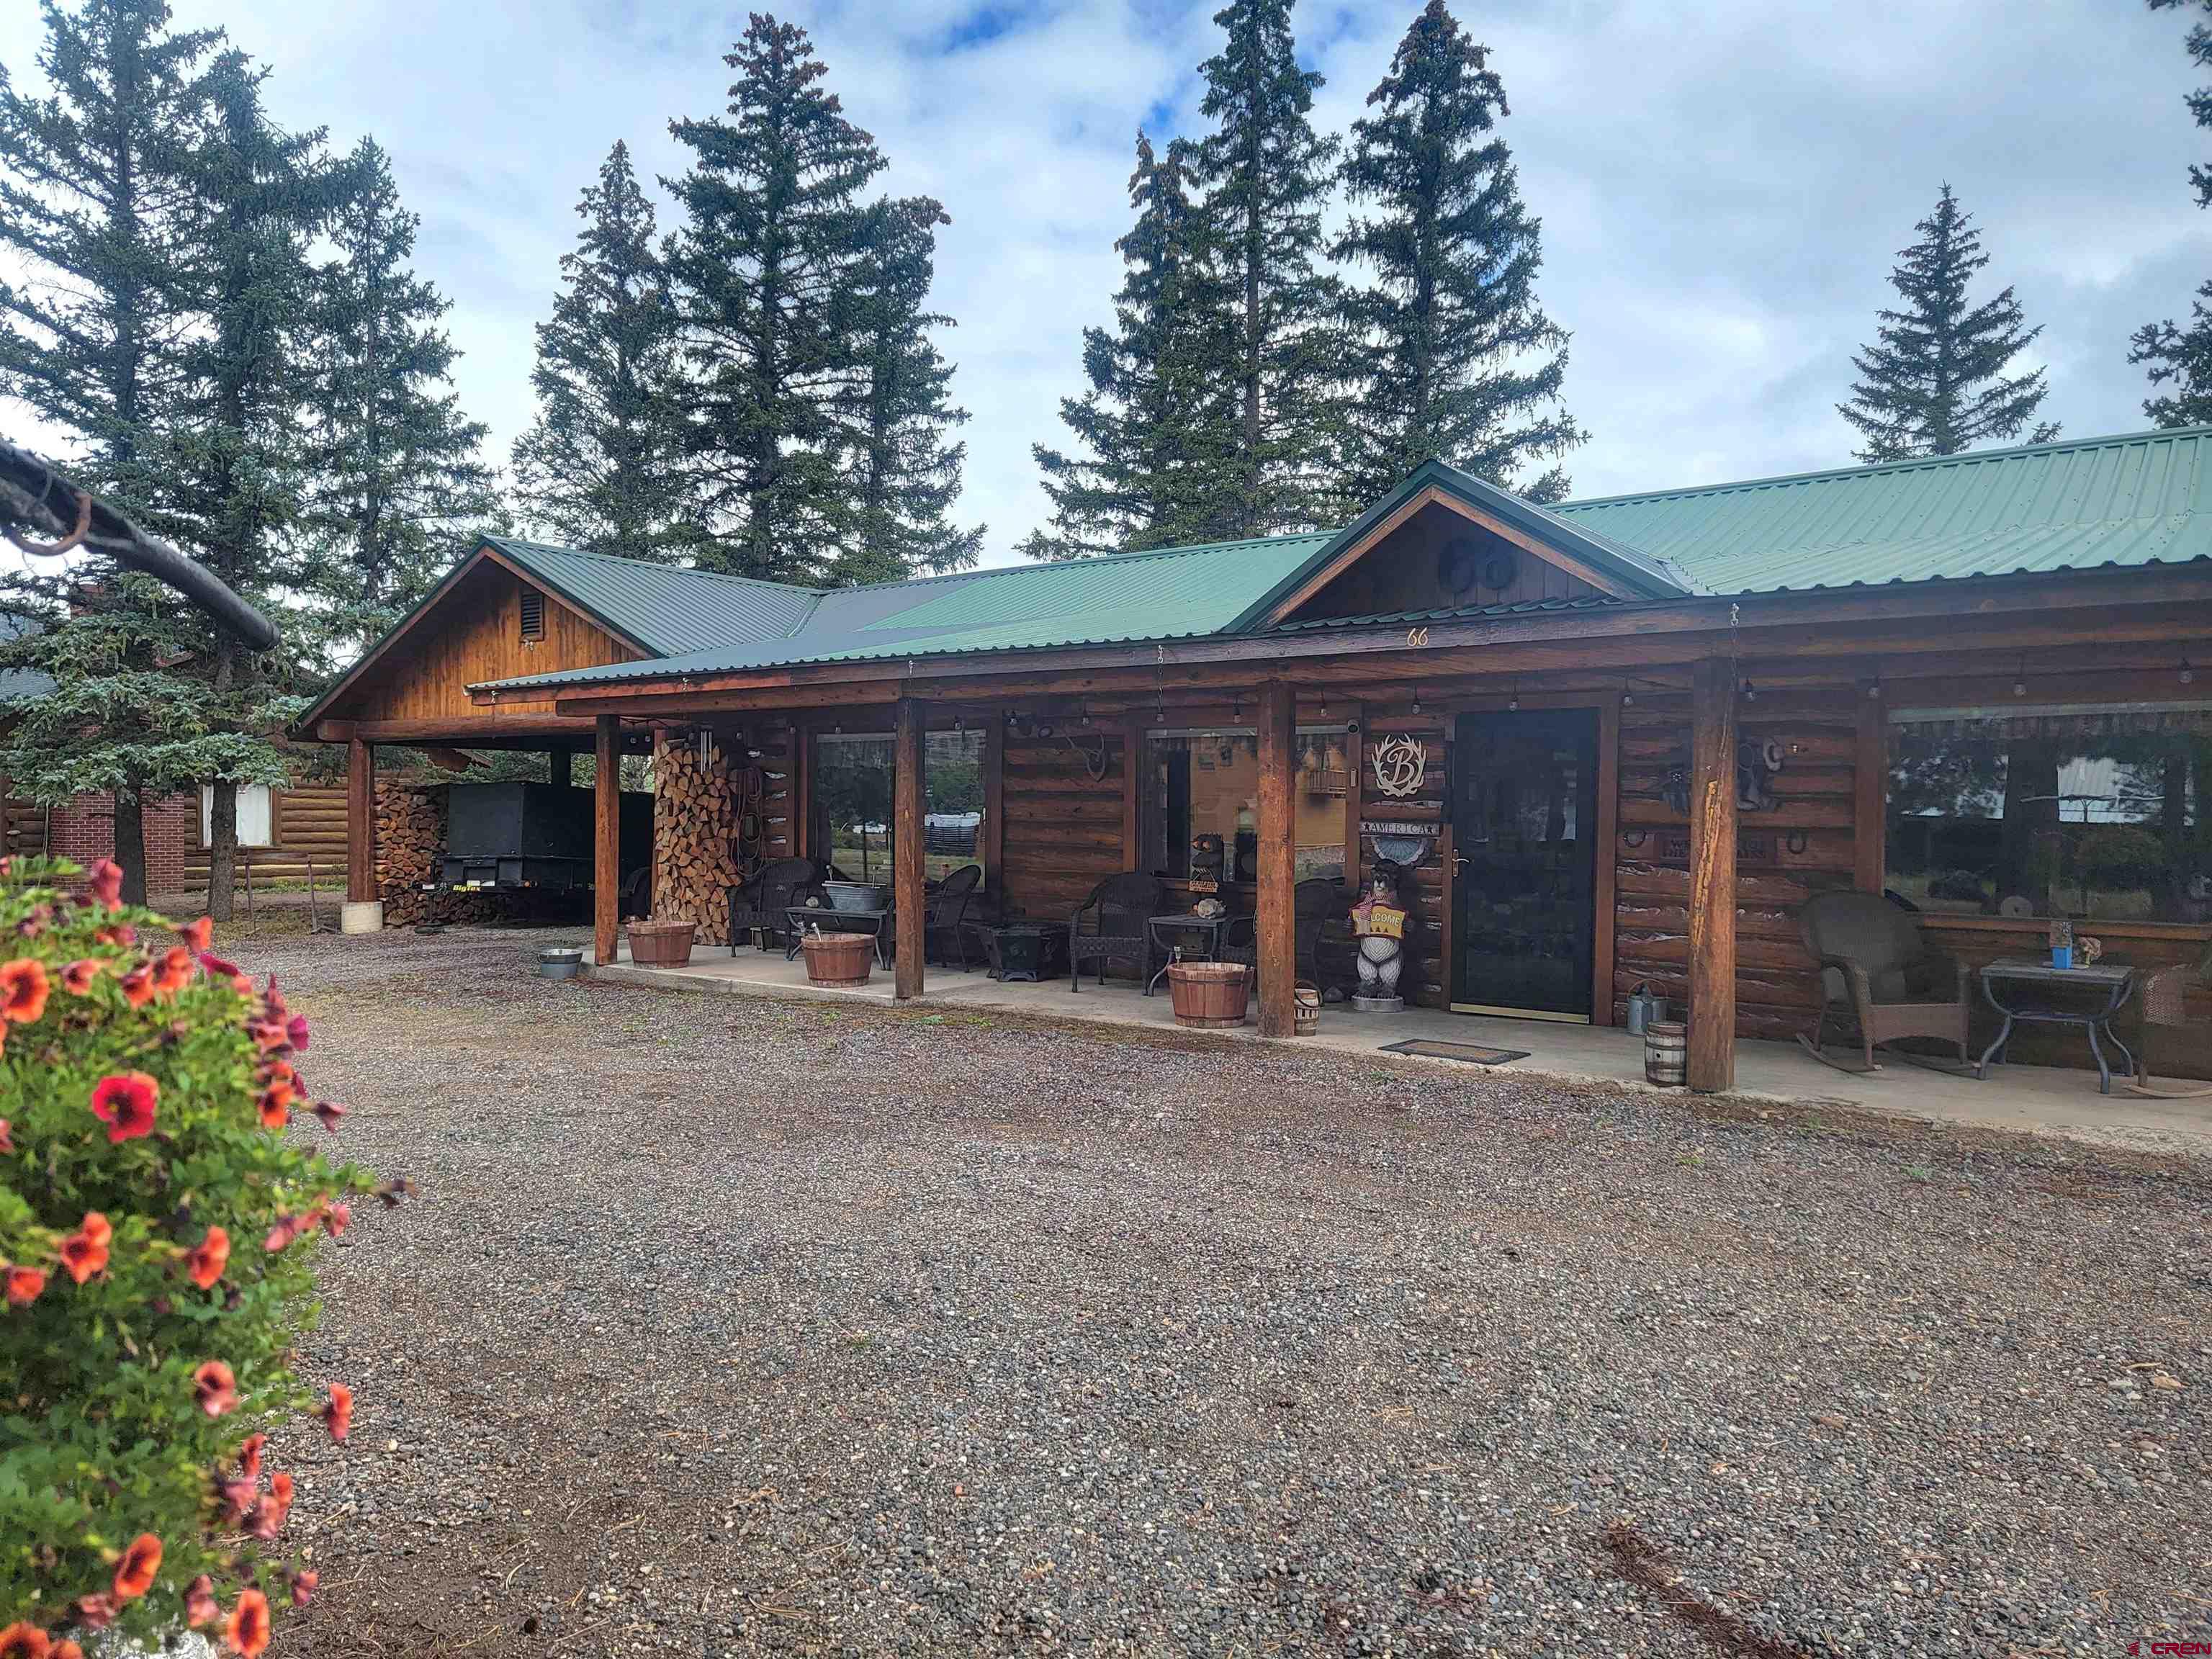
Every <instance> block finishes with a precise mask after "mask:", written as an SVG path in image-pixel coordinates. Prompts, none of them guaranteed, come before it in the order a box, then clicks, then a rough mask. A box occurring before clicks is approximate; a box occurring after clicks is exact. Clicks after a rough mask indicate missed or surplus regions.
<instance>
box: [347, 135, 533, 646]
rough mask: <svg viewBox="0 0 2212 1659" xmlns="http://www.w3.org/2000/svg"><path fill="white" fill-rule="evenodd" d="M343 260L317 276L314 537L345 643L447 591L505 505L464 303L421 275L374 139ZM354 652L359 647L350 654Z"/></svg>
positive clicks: (353, 178)
mask: <svg viewBox="0 0 2212 1659" xmlns="http://www.w3.org/2000/svg"><path fill="white" fill-rule="evenodd" d="M337 177H338V179H339V181H340V184H341V186H342V189H343V195H342V196H341V197H340V198H339V201H338V205H337V215H336V217H335V219H334V220H333V221H332V222H331V228H330V240H331V244H332V245H333V247H334V257H333V258H331V259H330V260H329V261H328V262H327V263H325V264H324V265H323V266H322V267H321V268H320V270H319V271H318V272H317V273H316V279H315V283H314V289H313V299H314V304H315V309H314V313H313V319H312V320H313V331H314V333H313V339H314V344H315V347H316V352H315V360H314V364H313V378H312V380H311V381H310V383H309V395H310V398H311V405H310V407H311V414H310V425H309V430H310V434H311V444H310V448H309V450H308V453H307V457H306V459H307V465H309V467H310V469H311V472H312V477H313V488H312V512H311V515H310V516H311V520H312V531H313V534H314V535H316V536H317V537H319V538H321V539H322V541H323V543H324V548H323V551H324V552H325V555H326V557H325V562H324V570H323V574H324V578H325V587H324V598H325V600H326V601H327V604H326V606H325V611H324V613H323V614H322V616H321V617H319V618H318V621H319V624H320V627H321V629H322V630H323V631H324V632H325V634H326V635H328V637H329V638H330V639H331V641H332V642H333V643H334V644H337V645H339V646H342V647H350V648H355V649H357V648H359V647H362V646H365V645H366V644H368V642H369V641H373V640H374V639H376V638H377V637H379V636H380V635H382V634H383V633H384V632H385V631H386V629H388V628H390V627H391V625H392V623H395V622H396V621H398V618H399V617H401V616H402V615H404V613H405V612H406V611H408V610H410V608H412V606H413V605H414V604H415V603H416V600H418V599H421V598H422V596H423V595H424V594H425V593H427V592H429V590H430V589H431V587H432V586H435V583H436V581H437V579H438V577H439V575H440V574H441V572H442V571H443V569H444V568H445V567H446V566H447V565H448V564H450V563H451V562H452V561H453V556H454V555H455V553H456V552H457V551H459V550H460V544H461V543H462V542H463V541H465V539H466V538H467V535H468V532H469V531H470V530H471V528H473V527H474V524H475V522H476V521H477V520H482V519H483V518H484V517H485V516H486V515H487V514H489V513H491V512H492V511H493V510H494V507H495V502H494V500H493V495H492V488H491V473H490V471H489V469H488V468H486V467H485V466H484V465H483V462H482V461H481V460H480V459H478V458H477V447H478V446H479V445H480V444H481V443H482V442H483V435H484V428H483V424H482V423H481V422H475V421H471V420H468V419H465V417H464V416H462V414H461V411H460V399H459V395H458V394H457V393H455V392H454V391H453V363H454V361H455V359H456V358H457V357H459V355H460V354H459V352H457V351H456V350H455V349H453V342H452V340H451V339H450V338H449V337H447V334H446V331H445V330H444V329H443V328H442V327H441V326H440V324H441V320H442V319H444V317H445V315H446V313H447V311H449V310H451V309H452V302H451V301H448V300H447V299H446V297H445V296H444V295H441V294H440V293H439V292H438V290H437V289H435V288H434V287H432V286H431V285H430V284H429V283H426V282H424V281H422V279H421V278H420V277H418V276H416V275H415V273H414V271H413V270H411V269H410V264H409V262H410V260H411V259H412V258H414V253H415V233H416V228H417V227H418V226H419V225H420V223H421V221H420V220H419V219H418V218H417V217H416V216H415V215H414V214H411V213H410V212H408V211H407V210H405V209H404V207H402V206H401V205H400V202H399V187H398V183H397V182H396V181H395V180H394V179H393V178H392V162H391V158H390V157H389V156H388V155H386V154H385V152H384V149H382V147H381V146H380V145H379V144H378V143H376V141H375V140H374V139H373V138H364V139H362V141H361V143H360V144H359V145H358V146H356V149H354V152H353V154H352V155H351V156H350V157H349V158H348V159H347V161H346V162H345V163H344V165H343V167H342V168H341V169H340V171H339V173H338V175H337ZM347 654H350V650H349V651H348V652H347Z"/></svg>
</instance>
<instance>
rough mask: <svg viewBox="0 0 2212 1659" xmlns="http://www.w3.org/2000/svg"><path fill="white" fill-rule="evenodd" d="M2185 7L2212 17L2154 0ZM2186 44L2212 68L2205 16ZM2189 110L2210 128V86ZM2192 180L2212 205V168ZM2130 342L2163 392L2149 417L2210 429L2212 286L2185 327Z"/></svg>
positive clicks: (2204, 0)
mask: <svg viewBox="0 0 2212 1659" xmlns="http://www.w3.org/2000/svg"><path fill="white" fill-rule="evenodd" d="M2182 8H2188V9H2193V10H2197V11H2201V12H2203V13H2205V14H2207V15H2212V0H2150V9H2152V10H2153V11H2169V10H2175V9H2182ZM2187 46H2188V51H2189V59H2190V62H2191V63H2193V64H2196V65H2197V68H2199V69H2200V70H2212V27H2208V26H2207V25H2206V24H2205V23H2204V21H2203V19H2202V18H2200V19H2199V20H2198V21H2197V22H2196V23H2194V24H2192V25H2191V27H2190V30H2189V36H2188V40H2187ZM2189 112H2190V113H2191V115H2193V116H2195V117H2196V118H2197V125H2198V126H2200V127H2212V87H2199V88H2197V90H2195V91H2194V92H2192V93H2191V94H2189ZM2189 182H2190V185H2191V187H2192V188H2194V189H2195V191H2196V192H2197V206H2198V207H2200V208H2204V207H2212V167H2207V166H2205V165H2204V164H2203V163H2202V162H2192V163H2191V165H2190V168H2189ZM2128 344H2129V350H2128V361H2129V362H2131V363H2139V364H2141V365H2142V366H2143V367H2144V368H2145V369H2146V370H2147V371H2148V374H2149V378H2150V383H2151V385H2152V386H2153V387H2154V388H2158V387H2163V388H2165V390H2164V391H2162V392H2156V393H2155V395H2154V396H2152V397H2149V398H2145V399H2144V400H2143V413H2144V414H2145V415H2148V416H2149V417H2150V418H2151V420H2152V421H2153V422H2156V423H2157V424H2158V425H2160V426H2164V427H2174V426H2205V425H2212V282H2208V283H2203V285H2202V286H2201V287H2199V288H2198V289H2197V297H2196V298H2195V299H2194V300H2193V301H2191V302H2190V307H2189V322H2188V324H2187V325H2186V326H2185V327H2182V326H2176V325H2175V324H2174V322H2173V320H2172V319H2171V318H2168V319H2165V320H2164V321H2161V322H2155V323H2145V324H2144V325H2142V327H2141V328H2139V329H2137V330H2136V331H2135V334H2134V337H2132V338H2131V339H2130V341H2129V343H2128Z"/></svg>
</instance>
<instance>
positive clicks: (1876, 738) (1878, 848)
mask: <svg viewBox="0 0 2212 1659" xmlns="http://www.w3.org/2000/svg"><path fill="white" fill-rule="evenodd" d="M1854 707H1855V708H1857V711H1858V729H1857V732H1856V733H1854V739H1855V740H1854V741H1853V743H1852V744H1851V885H1852V886H1854V887H1856V888H1857V889H1858V890H1859V891H1860V892H1862V893H1879V892H1880V891H1881V888H1882V882H1883V879H1884V874H1885V872H1884V871H1883V869H1882V853H1883V847H1882V842H1883V840H1884V838H1885V837H1886V836H1887V834H1888V829H1889V824H1888V811H1889V720H1888V717H1887V714H1886V713H1885V712H1884V710H1883V708H1882V706H1881V685H1880V684H1878V683H1877V682H1875V681H1873V680H1862V681H1860V682H1859V684H1858V701H1857V703H1856V704H1855V705H1854Z"/></svg>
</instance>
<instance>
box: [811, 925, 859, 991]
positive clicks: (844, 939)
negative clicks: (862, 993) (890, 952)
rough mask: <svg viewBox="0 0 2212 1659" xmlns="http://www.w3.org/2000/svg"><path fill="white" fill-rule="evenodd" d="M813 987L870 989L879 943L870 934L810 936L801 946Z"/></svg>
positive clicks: (823, 934)
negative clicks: (829, 986)
mask: <svg viewBox="0 0 2212 1659" xmlns="http://www.w3.org/2000/svg"><path fill="white" fill-rule="evenodd" d="M799 949H800V950H801V951H804V952H805V956H806V980H807V983H809V984H810V985H866V983H867V982H868V974H869V972H870V970H871V969H872V968H873V967H874V965H875V960H876V942H875V940H873V939H870V938H869V937H868V936H867V935H866V933H809V934H807V935H806V937H805V939H801V940H800V941H799Z"/></svg>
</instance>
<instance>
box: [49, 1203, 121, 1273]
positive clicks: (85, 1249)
mask: <svg viewBox="0 0 2212 1659" xmlns="http://www.w3.org/2000/svg"><path fill="white" fill-rule="evenodd" d="M113 1237H115V1230H114V1229H113V1228H112V1227H110V1226H109V1225H107V1218H106V1216H104V1215H102V1214H100V1212H99V1211H97V1210H88V1211H86V1212H85V1216H84V1222H83V1225H81V1226H80V1227H78V1229H77V1230H76V1231H75V1232H73V1233H71V1234H70V1236H69V1237H67V1238H64V1240H62V1242H61V1256H62V1266H63V1267H64V1268H66V1269H67V1270H68V1273H69V1276H70V1278H71V1279H75V1280H76V1282H77V1283H78V1284H80V1285H82V1284H83V1283H84V1281H85V1280H86V1279H89V1278H91V1277H92V1276H93V1275H94V1273H101V1272H104V1271H106V1267H107V1246H108V1243H109V1241H110V1240H111V1239H112V1238H113Z"/></svg>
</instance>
